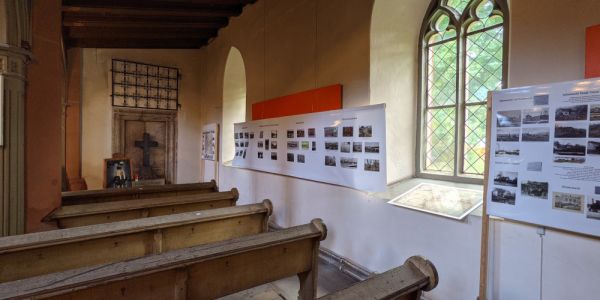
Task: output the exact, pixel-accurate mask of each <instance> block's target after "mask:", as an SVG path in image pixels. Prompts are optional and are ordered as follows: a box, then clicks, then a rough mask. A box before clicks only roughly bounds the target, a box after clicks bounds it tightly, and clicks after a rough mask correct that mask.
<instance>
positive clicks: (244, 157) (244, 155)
mask: <svg viewBox="0 0 600 300" xmlns="http://www.w3.org/2000/svg"><path fill="white" fill-rule="evenodd" d="M242 158H243V159H246V150H244V153H243V154H242Z"/></svg>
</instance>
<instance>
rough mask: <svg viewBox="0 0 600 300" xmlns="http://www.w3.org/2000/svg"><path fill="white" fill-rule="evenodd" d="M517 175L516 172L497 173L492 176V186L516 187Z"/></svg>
mask: <svg viewBox="0 0 600 300" xmlns="http://www.w3.org/2000/svg"><path fill="white" fill-rule="evenodd" d="M517 181H518V173H517V172H506V171H500V172H497V173H496V175H495V176H494V184H496V185H504V186H512V187H517Z"/></svg>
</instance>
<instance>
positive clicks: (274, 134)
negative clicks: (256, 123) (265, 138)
mask: <svg viewBox="0 0 600 300" xmlns="http://www.w3.org/2000/svg"><path fill="white" fill-rule="evenodd" d="M271 138H272V139H276V138H277V129H275V130H271Z"/></svg>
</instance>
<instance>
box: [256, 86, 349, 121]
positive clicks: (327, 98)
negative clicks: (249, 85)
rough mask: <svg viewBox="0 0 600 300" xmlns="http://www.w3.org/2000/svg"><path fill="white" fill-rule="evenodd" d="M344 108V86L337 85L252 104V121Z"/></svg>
mask: <svg viewBox="0 0 600 300" xmlns="http://www.w3.org/2000/svg"><path fill="white" fill-rule="evenodd" d="M341 108H342V85H341V84H336V85H331V86H327V87H322V88H318V89H314V90H309V91H304V92H299V93H295V94H292V95H288V96H283V97H278V98H274V99H269V100H265V101H262V102H259V103H255V104H252V120H262V119H269V118H278V117H285V116H293V115H301V114H308V113H314V112H321V111H328V110H336V109H341Z"/></svg>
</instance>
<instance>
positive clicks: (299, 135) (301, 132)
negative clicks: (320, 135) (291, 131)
mask: <svg viewBox="0 0 600 300" xmlns="http://www.w3.org/2000/svg"><path fill="white" fill-rule="evenodd" d="M304 136H305V131H304V129H298V130H297V131H296V137H297V138H303V137H304Z"/></svg>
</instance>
